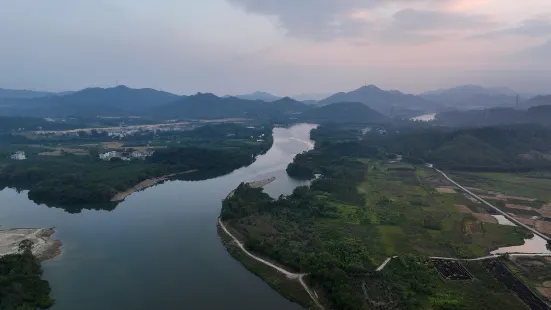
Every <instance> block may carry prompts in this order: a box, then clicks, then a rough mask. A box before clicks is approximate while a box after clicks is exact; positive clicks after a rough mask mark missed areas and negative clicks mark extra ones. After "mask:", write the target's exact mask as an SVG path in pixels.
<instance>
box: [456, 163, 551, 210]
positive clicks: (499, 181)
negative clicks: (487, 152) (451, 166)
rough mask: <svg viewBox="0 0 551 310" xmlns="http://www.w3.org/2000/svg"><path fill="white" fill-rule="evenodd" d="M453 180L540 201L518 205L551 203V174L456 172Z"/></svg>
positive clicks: (535, 205) (524, 202) (540, 172)
mask: <svg viewBox="0 0 551 310" xmlns="http://www.w3.org/2000/svg"><path fill="white" fill-rule="evenodd" d="M452 175H453V178H454V179H456V180H457V181H458V182H460V183H462V184H466V185H468V186H471V187H475V188H480V189H484V190H490V191H495V192H500V193H504V194H506V195H508V196H520V197H527V198H535V199H537V200H538V201H536V202H534V203H531V202H529V201H519V202H518V204H521V205H526V206H533V207H536V208H539V207H541V204H542V203H543V202H551V192H550V191H549V189H550V188H551V173H549V172H542V171H536V172H527V173H474V172H454V173H452Z"/></svg>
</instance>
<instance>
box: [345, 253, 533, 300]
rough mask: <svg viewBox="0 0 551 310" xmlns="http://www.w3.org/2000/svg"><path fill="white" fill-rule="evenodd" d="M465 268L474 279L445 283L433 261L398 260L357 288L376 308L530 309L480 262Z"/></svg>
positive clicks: (465, 265)
mask: <svg viewBox="0 0 551 310" xmlns="http://www.w3.org/2000/svg"><path fill="white" fill-rule="evenodd" d="M463 265H464V267H465V268H466V269H467V270H468V271H469V273H470V274H471V275H472V276H473V277H474V279H473V280H466V281H454V280H445V279H443V278H442V277H441V276H440V275H439V273H438V272H437V270H436V268H435V267H434V266H433V265H432V264H431V263H430V262H427V261H425V260H423V259H415V258H398V259H393V260H392V261H391V262H390V263H389V264H388V265H387V267H386V268H385V269H384V270H383V271H382V272H380V273H378V274H376V275H373V276H371V277H369V278H366V279H360V280H359V282H360V283H358V284H356V285H357V286H360V287H363V289H364V297H365V299H366V300H367V301H368V302H370V303H371V305H372V308H373V309H385V310H386V309H405V307H404V305H406V304H407V305H408V306H409V308H407V309H470V310H478V309H480V310H482V309H483V310H492V309H499V310H501V309H528V307H526V306H525V305H524V304H523V303H522V302H521V301H520V300H519V299H518V298H516V297H515V296H514V295H513V294H511V293H510V292H509V291H508V290H507V288H506V287H505V286H504V285H503V284H501V283H500V282H498V281H497V280H496V279H495V278H494V277H493V276H492V275H491V274H489V273H488V272H487V271H486V270H485V269H484V268H483V267H482V265H481V264H480V263H477V262H470V263H465V264H463ZM419 287H423V289H421V290H420V289H418V288H419ZM401 299H406V300H407V302H403V301H401ZM374 305H377V306H378V307H374ZM466 305H468V307H466Z"/></svg>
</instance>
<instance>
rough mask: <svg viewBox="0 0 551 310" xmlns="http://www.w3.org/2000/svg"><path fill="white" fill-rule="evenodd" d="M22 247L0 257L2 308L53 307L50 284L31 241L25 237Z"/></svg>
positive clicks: (8, 309)
mask: <svg viewBox="0 0 551 310" xmlns="http://www.w3.org/2000/svg"><path fill="white" fill-rule="evenodd" d="M19 247H20V253H19V254H10V255H5V256H2V257H0V309H2V310H35V309H37V308H40V309H47V308H50V307H51V306H52V305H53V304H54V301H53V300H52V299H51V298H50V286H49V284H48V282H47V281H44V280H41V279H40V276H41V275H42V269H41V267H40V263H39V262H38V261H37V259H36V257H34V256H33V254H32V252H31V250H30V249H31V247H32V242H30V241H29V240H23V241H22V242H21V244H20V246H19Z"/></svg>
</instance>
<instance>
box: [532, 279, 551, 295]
mask: <svg viewBox="0 0 551 310" xmlns="http://www.w3.org/2000/svg"><path fill="white" fill-rule="evenodd" d="M547 282H549V281H547ZM536 289H537V290H538V292H540V294H542V295H543V296H545V297H546V298H548V299H551V287H543V286H538V287H536Z"/></svg>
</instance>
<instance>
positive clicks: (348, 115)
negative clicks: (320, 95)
mask: <svg viewBox="0 0 551 310" xmlns="http://www.w3.org/2000/svg"><path fill="white" fill-rule="evenodd" d="M300 119H301V120H303V121H307V122H316V123H369V122H381V121H386V120H388V118H387V117H386V116H384V115H383V114H381V113H379V112H377V111H375V110H373V109H371V108H369V107H368V106H366V105H364V104H362V103H359V102H341V103H332V104H330V105H327V106H323V107H319V108H315V109H310V110H308V111H306V112H304V113H302V115H300Z"/></svg>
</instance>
